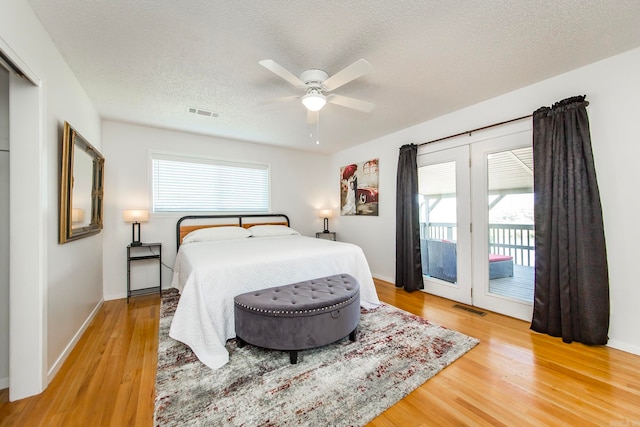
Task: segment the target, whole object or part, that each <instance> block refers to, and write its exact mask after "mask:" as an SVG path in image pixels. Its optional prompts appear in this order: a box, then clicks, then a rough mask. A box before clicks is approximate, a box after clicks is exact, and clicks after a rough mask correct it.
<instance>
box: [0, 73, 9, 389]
mask: <svg viewBox="0 0 640 427" xmlns="http://www.w3.org/2000/svg"><path fill="white" fill-rule="evenodd" d="M8 386H9V72H8V71H7V70H6V69H4V68H3V67H2V66H0V389H3V388H7V387H8Z"/></svg>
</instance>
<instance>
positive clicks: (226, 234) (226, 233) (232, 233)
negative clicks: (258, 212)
mask: <svg viewBox="0 0 640 427" xmlns="http://www.w3.org/2000/svg"><path fill="white" fill-rule="evenodd" d="M245 237H251V232H250V231H249V230H247V229H245V228H242V227H235V226H228V227H227V226H225V227H210V228H200V229H198V230H194V231H192V232H191V233H189V234H187V235H186V236H184V239H182V244H183V245H184V244H187V243H194V242H206V241H209V240H229V239H243V238H245Z"/></svg>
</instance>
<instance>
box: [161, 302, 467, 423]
mask: <svg viewBox="0 0 640 427" xmlns="http://www.w3.org/2000/svg"><path fill="white" fill-rule="evenodd" d="M178 299H179V295H178V293H177V291H176V290H175V289H173V290H167V291H163V295H162V304H161V313H160V338H159V346H158V370H157V375H156V399H155V425H156V426H201V425H202V426H329V425H331V426H362V425H365V424H367V423H368V422H369V421H371V420H372V419H373V418H375V417H376V416H378V415H379V414H381V413H382V412H383V411H384V410H385V409H387V408H388V407H390V406H392V405H393V404H395V403H396V402H398V401H399V400H400V399H402V398H403V397H404V396H406V395H407V394H409V393H410V392H411V391H412V390H414V389H415V388H417V387H419V386H420V385H421V384H423V383H424V382H425V381H427V380H428V379H429V378H431V377H433V376H434V375H436V374H437V373H438V372H439V371H441V370H442V369H443V368H445V367H446V366H448V365H449V364H451V363H452V362H453V361H455V360H456V359H457V358H459V357H460V356H462V355H463V354H465V353H466V352H467V351H469V350H470V349H472V348H473V347H474V346H475V345H476V344H477V343H478V340H477V339H475V338H470V337H468V336H466V335H463V334H461V333H459V332H456V331H452V330H450V329H446V328H443V327H441V326H438V325H435V324H433V323H431V322H429V321H427V320H425V319H422V318H420V317H417V316H414V315H412V314H410V313H407V312H405V311H402V310H399V309H397V308H395V307H393V306H390V305H384V304H383V305H382V306H380V307H378V308H376V309H374V310H368V311H365V310H363V311H362V316H361V318H360V325H359V327H358V337H357V341H356V342H351V341H349V339H348V338H347V339H343V340H341V341H338V342H337V343H334V344H330V345H327V346H324V347H320V348H317V349H313V350H304V351H301V352H300V353H299V355H298V364H297V365H291V364H290V363H289V354H288V353H287V352H284V351H272V350H266V349H261V348H256V347H254V346H252V345H247V346H245V347H243V348H238V347H236V343H235V340H233V339H232V340H229V341H227V350H228V351H229V356H230V361H229V363H228V364H226V365H225V366H223V367H222V368H220V369H217V370H212V369H209V368H207V367H206V366H205V365H203V364H202V363H200V361H198V359H197V358H196V357H195V356H194V354H193V353H192V352H191V349H190V348H189V347H187V346H185V345H184V344H182V343H180V342H178V341H175V340H173V339H172V338H170V337H169V326H170V324H171V319H172V318H173V313H174V312H175V308H176V306H177V303H178Z"/></svg>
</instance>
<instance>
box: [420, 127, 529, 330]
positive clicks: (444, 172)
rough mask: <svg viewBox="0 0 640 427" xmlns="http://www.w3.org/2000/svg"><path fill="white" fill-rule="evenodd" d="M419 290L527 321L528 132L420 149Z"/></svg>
mask: <svg viewBox="0 0 640 427" xmlns="http://www.w3.org/2000/svg"><path fill="white" fill-rule="evenodd" d="M418 175H419V192H420V200H421V211H420V223H421V224H420V225H421V249H422V263H423V278H424V285H425V289H424V290H425V291H426V292H429V293H432V294H434V295H438V296H441V297H444V298H448V299H451V300H454V301H458V302H462V303H465V304H469V305H473V306H476V307H480V308H484V309H487V310H491V311H494V312H497V313H502V314H505V315H508V316H512V317H516V318H519V319H523V320H531V315H532V307H533V283H534V281H533V274H534V264H533V263H534V251H533V249H534V238H535V229H534V224H533V153H532V146H531V130H530V129H526V130H521V131H515V132H511V133H508V134H504V133H503V134H502V135H496V136H492V137H490V138H485V139H482V140H477V141H474V142H472V143H470V144H469V143H467V144H464V145H458V146H454V147H445V149H443V150H439V151H436V150H434V149H431V150H424V151H422V152H419V156H418Z"/></svg>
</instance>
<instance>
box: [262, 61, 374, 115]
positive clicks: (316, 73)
mask: <svg viewBox="0 0 640 427" xmlns="http://www.w3.org/2000/svg"><path fill="white" fill-rule="evenodd" d="M259 64H260V65H262V66H263V67H265V68H266V69H267V70H269V71H271V72H272V73H274V74H275V75H277V76H278V77H280V78H282V79H284V80H286V81H287V82H289V83H291V84H292V85H293V86H295V87H297V88H298V89H302V90H304V91H305V94H304V95H301V96H289V97H285V98H280V99H279V100H280V101H288V100H293V99H301V100H302V104H304V106H305V107H306V108H307V110H309V111H320V110H321V109H322V107H324V106H325V104H326V103H327V102H329V103H331V104H336V105H340V106H342V107H347V108H352V109H354V110H358V111H362V112H365V113H368V112H370V111H371V110H373V107H375V104H372V103H370V102H367V101H362V100H360V99H355V98H350V97H348V96H343V95H337V94H329V95H325V93H326V92H331V91H333V90H335V89H337V88H339V87H340V86H343V85H345V84H347V83H349V82H351V81H353V80H355V79H357V78H358V77H361V76H363V75H365V74H366V73H368V72H369V71H371V70H372V69H373V67H372V66H371V64H369V63H368V62H367V61H366V60H364V59H358V60H357V61H356V62H354V63H353V64H351V65H349V66H348V67H347V68H344V69H343V70H341V71H338V72H337V73H336V74H334V75H333V76H331V77H329V74H327V73H326V72H325V71H322V70H316V69H311V70H307V71H304V72H303V73H302V74H301V75H300V78H298V77H296V76H295V75H294V74H293V73H291V72H290V71H288V70H287V69H286V68H284V67H283V66H281V65H280V64H278V63H277V62H275V61H274V60H272V59H264V60H262V61H260V62H259Z"/></svg>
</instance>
